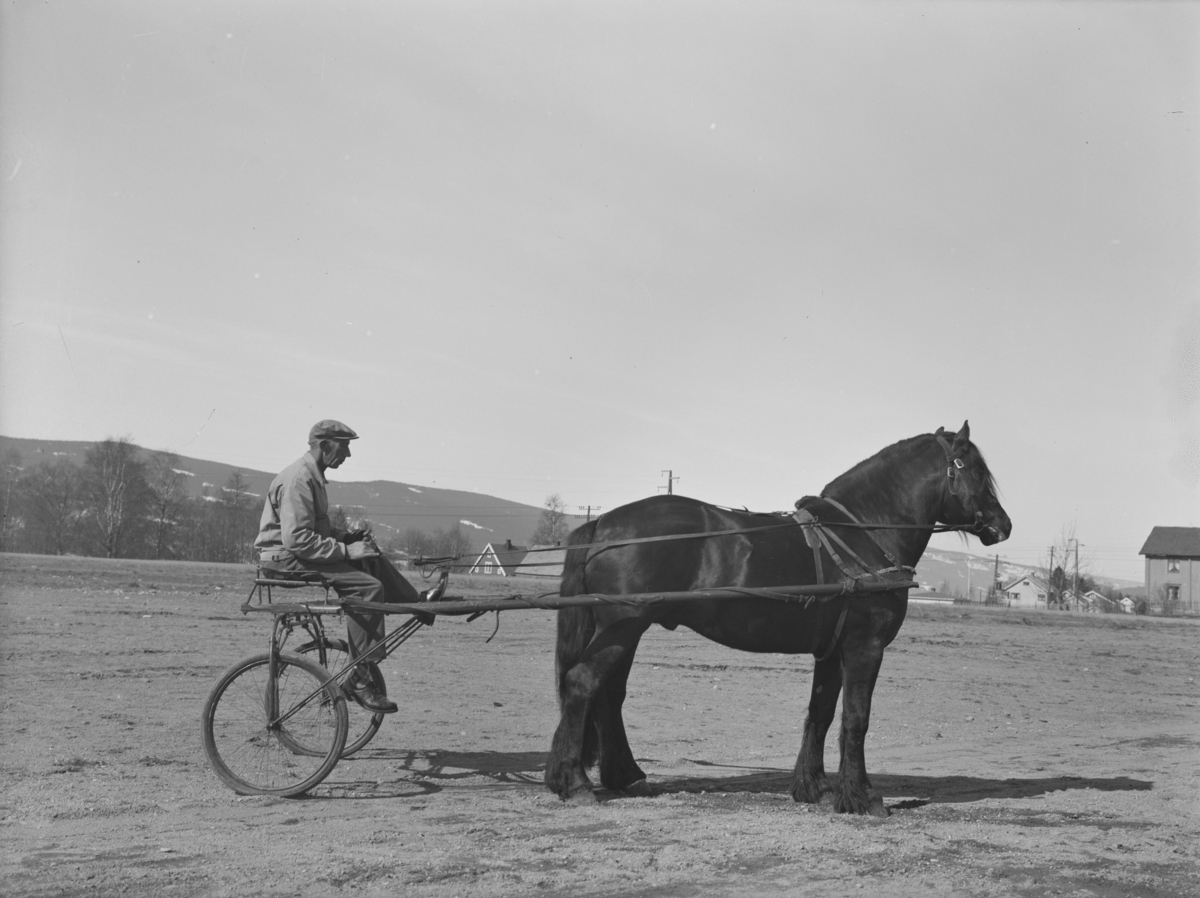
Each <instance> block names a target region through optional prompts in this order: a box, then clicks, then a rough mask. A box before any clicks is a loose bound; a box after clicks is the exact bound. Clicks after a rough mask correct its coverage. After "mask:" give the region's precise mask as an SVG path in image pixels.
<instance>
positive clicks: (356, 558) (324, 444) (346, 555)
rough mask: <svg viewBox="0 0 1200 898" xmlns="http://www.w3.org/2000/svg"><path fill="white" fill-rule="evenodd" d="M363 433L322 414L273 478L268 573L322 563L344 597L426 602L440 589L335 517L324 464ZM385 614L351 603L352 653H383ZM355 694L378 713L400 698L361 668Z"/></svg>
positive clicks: (264, 559)
mask: <svg viewBox="0 0 1200 898" xmlns="http://www.w3.org/2000/svg"><path fill="white" fill-rule="evenodd" d="M356 439H358V434H356V433H355V432H354V431H353V430H351V429H350V428H349V427H347V426H346V425H345V424H342V423H341V422H340V421H331V420H325V421H319V422H317V423H316V424H314V425H313V428H312V430H310V431H309V433H308V447H309V448H308V452H307V453H306V454H305V455H304V456H302V457H301V458H300V459H298V460H297V461H295V462H293V463H292V464H290V465H288V467H287V468H285V469H284V471H283V473H281V474H280V475H279V476H278V477H276V478H275V479H274V480H273V481H272V482H271V488H270V489H269V490H267V498H266V501H265V502H264V503H263V513H262V521H261V522H260V523H259V527H258V538H257V539H255V540H254V546H255V548H257V549H258V552H259V565H260V566H261V567H262V569H263V572H264V574H265V575H266V576H268V577H269V576H271V575H272V574H278V575H279V576H281V577H283V578H285V579H286V577H287V575H288V574H295V573H302V572H306V571H315V572H316V573H319V574H321V575H322V576H323V577H325V579H326V580H328V581H329V582H330V584H331V585H332V586H333V589H334V591H335V592H336V593H337V594H338V595H339V596H340V597H342V598H345V599H357V600H359V601H362V602H422V601H429V600H431V599H433V598H436V596H434V595H431V593H433V592H435V591H438V590H437V588H435V590H430V591H429V592H427V593H418V592H417V590H416V589H414V588H413V586H412V584H410V583H409V582H408V581H407V580H405V579H404V577H403V576H402V575H401V574H400V572H399V571H398V570H396V567H395V566H394V565H393V564H392V563H391V562H390V561H388V560H387V559H386V558H384V557H383V556H382V555H380V553H379V550H378V548H377V547H376V546H375V543H374V541H373V540H371V539H370V538H369V537H366V538H364V537H365V536H366V535H365V534H364V533H363V532H362V531H353V532H350V533H346V532H343V531H341V530H339V529H337V528H334V527H331V526H330V524H329V498H328V496H327V495H326V492H325V470H326V469H327V468H337V467H338V466H339V465H341V463H342V462H344V461H345V460H346V459H348V458H349V457H350V441H351V440H356ZM384 633H385V628H384V615H382V614H369V613H364V612H361V611H352V610H349V609H347V611H346V636H347V637H348V641H349V644H350V657H351V658H354V659H357V660H360V661H382V660H383V654H382V652H381V651H380V646H379V643H380V641H381V640H382V639H383V637H384ZM346 686H347V689H348V690H349V691H350V692H351V694H352V695H353V696H354V699H355V701H357V702H358V703H359V704H360V705H362V706H363V707H364V708H366V709H367V710H368V711H374V712H375V713H384V714H390V713H392V712H393V711H395V710H397V708H396V704H395V702H391V701H389V700H388V699H387V697H386V696H383V695H380V694H379V693H378V692H377V691H376V689H375V686H374V684H373V683H372V682H371V678H370V677H369V676H368V675H366V673H365V672H364V671H362V670H361V669H359V670H356V671H355V672H354V674H353V675H352V676H351V678H350V679H349V680H348V681H347V683H346Z"/></svg>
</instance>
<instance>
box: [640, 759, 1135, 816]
mask: <svg viewBox="0 0 1200 898" xmlns="http://www.w3.org/2000/svg"><path fill="white" fill-rule="evenodd" d="M692 763H704V762H695V761H694V762H692ZM830 778H831V779H832V778H833V774H830ZM871 784H872V785H873V786H874V787H875V788H876V789H877V790H878V791H879V792H880V793H881V794H882V795H883V797H884V800H885V801H887V802H888V803H889V804H890V803H892V802H894V801H899V800H902V799H904V800H905V801H901V805H902V806H904V805H908V806H915V805H919V804H928V803H939V804H953V803H957V802H967V801H982V800H984V799H987V798H1033V797H1035V796H1038V795H1046V794H1048V793H1050V792H1062V791H1067V790H1078V789H1096V790H1098V791H1101V792H1145V791H1149V789H1150V788H1151V787H1152V786H1153V783H1150V782H1148V781H1146V780H1136V779H1132V778H1130V777H1127V776H1115V777H1103V778H1101V777H1090V778H1089V777H1080V776H1048V777H1037V778H1030V779H1023V778H1014V779H987V778H983V777H975V776H910V775H905V774H893V773H873V774H871ZM791 788H792V773H791V771H790V770H789V771H782V770H757V771H753V772H749V773H737V774H732V775H729V776H720V775H717V776H679V777H666V778H663V779H660V780H658V781H656V782H655V783H654V791H655V792H660V793H671V792H700V791H707V792H752V793H779V794H785V795H786V794H789V793H790V792H791Z"/></svg>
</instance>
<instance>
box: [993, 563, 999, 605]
mask: <svg viewBox="0 0 1200 898" xmlns="http://www.w3.org/2000/svg"><path fill="white" fill-rule="evenodd" d="M992 595H994V596H995V597H996V604H997V605H999V604H1000V556H999V555H997V556H996V572H995V573H994V574H992Z"/></svg>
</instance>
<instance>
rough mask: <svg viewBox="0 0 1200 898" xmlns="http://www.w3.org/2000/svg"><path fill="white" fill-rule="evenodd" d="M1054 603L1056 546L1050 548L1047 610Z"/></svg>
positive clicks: (1047, 577)
mask: <svg viewBox="0 0 1200 898" xmlns="http://www.w3.org/2000/svg"><path fill="white" fill-rule="evenodd" d="M1053 601H1054V546H1051V547H1050V570H1049V571H1047V576H1046V609H1047V610H1049V609H1050V605H1051V603H1052V602H1053Z"/></svg>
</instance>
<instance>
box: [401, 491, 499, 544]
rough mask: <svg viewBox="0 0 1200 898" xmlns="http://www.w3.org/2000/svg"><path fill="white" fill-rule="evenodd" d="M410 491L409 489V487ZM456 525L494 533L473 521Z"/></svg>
mask: <svg viewBox="0 0 1200 898" xmlns="http://www.w3.org/2000/svg"><path fill="white" fill-rule="evenodd" d="M410 489H411V487H410ZM458 523H460V524H466V525H467V526H468V527H474V528H475V529H476V530H486V531H487V532H488V533H495V532H496V531H494V530H493V529H492V528H491V527H484V526H483V525H482V524H476V523H475V522H474V521H467V520H462V521H459V522H458Z"/></svg>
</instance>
